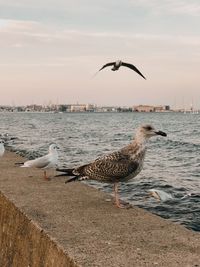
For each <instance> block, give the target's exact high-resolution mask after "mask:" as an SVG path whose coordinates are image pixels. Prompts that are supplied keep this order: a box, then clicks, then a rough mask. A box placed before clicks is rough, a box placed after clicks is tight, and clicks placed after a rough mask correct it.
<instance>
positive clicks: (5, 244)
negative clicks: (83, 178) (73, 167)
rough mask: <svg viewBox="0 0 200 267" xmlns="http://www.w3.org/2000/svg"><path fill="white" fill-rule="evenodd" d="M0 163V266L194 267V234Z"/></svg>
mask: <svg viewBox="0 0 200 267" xmlns="http://www.w3.org/2000/svg"><path fill="white" fill-rule="evenodd" d="M22 160H23V158H21V157H19V156H17V155H16V154H14V153H11V152H7V153H6V154H5V156H4V157H3V158H1V161H0V170H1V172H0V191H1V194H0V253H1V254H0V266H3V267H11V266H12V267H15V266H17V267H19V266H20V267H27V266H30V267H32V266H37V267H43V266H45V267H46V266H48V267H49V266H52V267H62V266H66V267H67V266H83V267H90V266H91V267H102V266H105V267H122V266H123V267H126V266H127V267H134V266H135V267H153V266H159V267H160V266H162V267H169V266H172V267H178V266H180V267H183V266H184V267H197V266H198V267H199V266H200V257H199V255H200V234H199V233H195V232H192V231H190V230H187V229H186V228H184V227H183V226H181V225H177V224H175V223H172V222H170V221H169V220H164V219H162V218H160V217H158V216H156V215H152V214H150V213H149V212H147V211H145V210H142V209H139V208H136V207H133V208H132V209H129V210H126V209H124V210H122V209H118V208H116V207H115V206H113V204H112V202H106V201H105V200H106V199H107V198H108V197H109V196H108V195H107V194H105V193H103V192H101V191H98V190H96V189H94V188H91V187H88V186H86V185H84V184H81V183H70V184H67V185H65V184H64V180H65V178H52V180H51V181H50V182H47V181H44V180H43V179H42V172H41V171H40V170H33V169H26V168H19V167H16V166H15V165H14V163H15V162H17V161H22Z"/></svg>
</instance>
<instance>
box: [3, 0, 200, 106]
mask: <svg viewBox="0 0 200 267" xmlns="http://www.w3.org/2000/svg"><path fill="white" fill-rule="evenodd" d="M199 15H200V2H199V1H198V0H191V1H189V2H188V1H187V0H174V1H172V0H163V1H159V0H124V1H114V0H110V1H107V0H101V1H95V0H85V1H81V0H74V1H68V0H65V1H63V0H58V1H56V4H55V2H53V1H49V0H48V1H47V0H43V1H39V0H34V1H33V0H30V1H26V0H18V1H17V2H16V1H14V0H7V1H5V2H4V3H3V2H1V3H0V38H1V42H0V58H1V62H0V73H1V74H0V88H1V89H0V92H1V98H0V105H13V104H14V105H28V104H42V105H43V104H45V103H49V102H52V103H57V104H62V103H63V102H64V103H77V102H79V103H92V104H93V103H95V104H97V105H114V106H131V105H139V104H147V105H165V104H169V105H170V106H172V107H175V106H177V107H182V106H185V108H189V107H190V106H191V105H193V107H194V108H200V90H199V84H200V76H199V73H198V70H199V67H200V59H199V58H200V57H199V56H200V21H199ZM117 59H122V60H124V61H127V62H130V63H133V64H134V65H135V66H136V67H137V68H138V69H139V70H140V71H141V72H142V73H143V74H144V76H145V77H146V78H147V80H146V81H145V80H143V79H142V78H141V77H139V75H137V74H136V73H134V72H133V71H131V70H129V69H125V68H124V69H122V68H121V69H120V70H119V71H117V72H112V71H111V70H110V69H105V70H102V71H101V72H100V73H98V75H96V76H95V77H93V75H94V74H95V73H96V71H98V70H99V69H100V68H101V67H102V65H103V64H105V63H107V62H109V61H115V60H117Z"/></svg>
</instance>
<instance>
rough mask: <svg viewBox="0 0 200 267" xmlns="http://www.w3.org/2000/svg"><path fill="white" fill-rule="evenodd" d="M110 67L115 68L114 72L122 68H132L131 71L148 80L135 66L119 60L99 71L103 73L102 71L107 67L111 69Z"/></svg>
mask: <svg viewBox="0 0 200 267" xmlns="http://www.w3.org/2000/svg"><path fill="white" fill-rule="evenodd" d="M109 66H113V67H112V69H111V70H112V71H116V70H118V69H119V68H120V67H121V66H124V67H127V68H130V69H132V70H134V71H135V72H137V73H138V74H139V75H140V76H142V77H143V78H144V79H145V80H146V78H145V77H144V75H143V74H142V73H141V72H140V71H139V70H138V69H137V68H136V67H135V66H134V65H133V64H130V63H125V62H122V61H121V60H117V61H115V62H110V63H107V64H105V65H104V66H103V67H102V68H101V69H100V70H99V71H101V70H102V69H104V68H106V67H109Z"/></svg>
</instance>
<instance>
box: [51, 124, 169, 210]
mask: <svg viewBox="0 0 200 267" xmlns="http://www.w3.org/2000/svg"><path fill="white" fill-rule="evenodd" d="M156 135H161V136H167V134H166V133H164V132H162V131H157V130H155V128H154V127H153V126H151V125H143V126H141V127H139V128H138V129H137V131H136V136H135V139H134V140H133V141H132V142H131V143H130V144H129V145H127V146H125V147H123V148H121V149H120V150H118V151H116V152H113V153H110V154H107V155H104V156H103V157H100V158H97V159H96V160H95V161H93V162H91V163H89V164H86V165H83V166H80V167H77V168H72V169H59V168H58V169H56V170H57V171H60V172H63V174H60V175H57V176H72V178H70V179H69V180H67V181H66V183H68V182H72V181H81V180H88V179H91V180H97V181H99V182H105V183H112V184H114V196H115V204H116V206H117V207H119V208H120V207H123V206H122V205H121V204H120V201H119V197H118V183H119V182H126V181H128V180H130V179H132V178H134V177H135V176H136V175H138V173H139V172H140V171H141V170H142V166H143V161H144V157H145V151H146V143H147V141H148V139H149V138H150V137H152V136H156Z"/></svg>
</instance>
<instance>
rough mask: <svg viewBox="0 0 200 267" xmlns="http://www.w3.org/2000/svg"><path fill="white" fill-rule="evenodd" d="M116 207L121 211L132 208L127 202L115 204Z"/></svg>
mask: <svg viewBox="0 0 200 267" xmlns="http://www.w3.org/2000/svg"><path fill="white" fill-rule="evenodd" d="M115 205H116V206H117V208H119V209H130V208H132V206H131V204H129V203H127V202H125V201H121V202H115Z"/></svg>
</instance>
